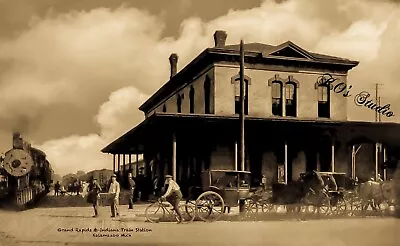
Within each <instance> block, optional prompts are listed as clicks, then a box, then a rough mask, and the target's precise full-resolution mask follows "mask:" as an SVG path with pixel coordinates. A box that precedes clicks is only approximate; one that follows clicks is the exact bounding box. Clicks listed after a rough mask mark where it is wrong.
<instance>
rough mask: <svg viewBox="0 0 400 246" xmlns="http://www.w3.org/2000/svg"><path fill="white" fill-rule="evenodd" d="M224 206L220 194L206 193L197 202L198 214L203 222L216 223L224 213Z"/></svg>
mask: <svg viewBox="0 0 400 246" xmlns="http://www.w3.org/2000/svg"><path fill="white" fill-rule="evenodd" d="M224 206H225V204H224V199H222V197H221V196H220V195H219V194H218V193H216V192H214V191H206V192H204V193H202V194H201V195H200V196H199V197H198V198H197V200H196V207H197V211H196V214H197V215H198V216H199V218H200V219H201V220H203V221H208V222H212V221H216V220H218V219H219V218H220V217H221V216H222V214H223V213H224Z"/></svg>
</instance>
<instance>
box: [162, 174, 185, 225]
mask: <svg viewBox="0 0 400 246" xmlns="http://www.w3.org/2000/svg"><path fill="white" fill-rule="evenodd" d="M165 185H168V189H167V191H166V192H165V194H164V195H163V196H162V197H161V200H166V201H167V202H169V203H170V204H171V205H172V207H173V208H174V210H175V211H176V213H177V215H178V224H179V223H181V222H183V217H182V213H181V211H180V209H179V202H180V201H181V200H182V193H181V189H180V187H179V185H178V184H177V183H176V182H175V181H174V180H173V179H172V176H171V175H166V176H165Z"/></svg>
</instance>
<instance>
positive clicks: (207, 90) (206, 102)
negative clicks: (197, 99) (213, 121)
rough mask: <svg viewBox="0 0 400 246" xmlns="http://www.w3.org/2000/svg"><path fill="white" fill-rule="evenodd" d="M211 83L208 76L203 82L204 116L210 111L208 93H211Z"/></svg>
mask: <svg viewBox="0 0 400 246" xmlns="http://www.w3.org/2000/svg"><path fill="white" fill-rule="evenodd" d="M210 87H211V81H210V78H209V77H208V76H206V79H205V81H204V113H205V114H211V109H210V99H211V98H210V92H211V88H210Z"/></svg>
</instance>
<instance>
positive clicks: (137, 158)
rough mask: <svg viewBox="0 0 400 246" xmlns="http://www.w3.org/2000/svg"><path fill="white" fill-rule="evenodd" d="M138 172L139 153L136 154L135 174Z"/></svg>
mask: <svg viewBox="0 0 400 246" xmlns="http://www.w3.org/2000/svg"><path fill="white" fill-rule="evenodd" d="M138 174H139V154H136V176H137V175H138Z"/></svg>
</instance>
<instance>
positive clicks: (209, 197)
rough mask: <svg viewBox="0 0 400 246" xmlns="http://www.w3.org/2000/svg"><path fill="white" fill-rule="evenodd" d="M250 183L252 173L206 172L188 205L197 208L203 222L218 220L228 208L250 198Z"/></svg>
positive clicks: (202, 175) (192, 191)
mask: <svg viewBox="0 0 400 246" xmlns="http://www.w3.org/2000/svg"><path fill="white" fill-rule="evenodd" d="M250 181H251V173H250V172H246V171H234V170H207V171H204V172H203V173H202V174H201V187H200V186H199V187H192V189H191V191H190V195H189V198H188V200H187V201H186V204H192V205H194V206H196V208H197V210H196V214H197V216H198V217H199V218H200V219H201V220H203V221H215V220H218V219H219V218H220V217H221V216H222V214H223V213H224V211H225V209H226V208H228V209H230V207H236V206H238V204H239V203H240V202H241V201H244V200H245V199H246V198H248V197H249V191H250Z"/></svg>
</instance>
